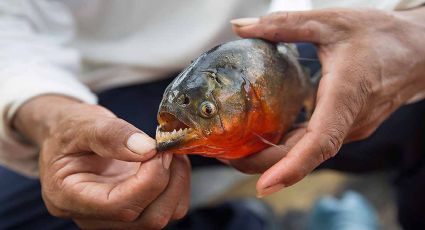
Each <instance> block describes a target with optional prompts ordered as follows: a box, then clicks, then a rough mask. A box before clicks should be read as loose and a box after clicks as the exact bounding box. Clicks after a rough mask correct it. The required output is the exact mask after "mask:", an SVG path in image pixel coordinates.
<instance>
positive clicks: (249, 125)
mask: <svg viewBox="0 0 425 230" xmlns="http://www.w3.org/2000/svg"><path fill="white" fill-rule="evenodd" d="M311 96H312V84H311V83H310V81H309V79H308V77H307V76H306V74H305V73H304V71H303V70H302V68H301V66H300V64H299V62H298V60H297V53H296V51H295V50H294V49H293V48H292V47H291V46H290V45H287V44H279V45H277V44H274V43H270V42H267V41H264V40H261V39H241V40H236V41H231V42H228V43H224V44H222V45H219V46H217V47H215V48H213V49H211V50H209V51H207V52H205V53H203V54H202V55H201V56H199V57H198V58H197V59H196V60H194V61H193V62H192V64H191V65H190V66H188V67H187V68H186V69H185V70H184V71H183V72H181V73H180V74H179V75H178V76H177V77H176V78H175V79H174V81H173V82H172V83H170V85H169V86H168V87H167V89H166V90H165V92H164V96H163V99H162V101H161V104H160V107H159V111H158V116H157V118H158V122H159V126H158V128H157V133H156V140H157V148H158V150H159V151H162V152H167V151H168V152H173V153H176V154H200V155H204V156H209V157H216V158H222V159H236V158H241V157H244V156H248V155H250V154H252V153H255V152H258V151H260V150H262V149H264V148H266V147H268V146H269V144H267V143H266V142H271V143H275V144H276V143H278V142H279V141H280V140H281V138H282V136H283V135H284V133H285V132H286V131H287V130H288V129H289V128H290V127H291V126H292V124H293V123H294V121H295V118H296V117H297V115H298V114H299V112H300V110H301V109H302V108H303V105H304V103H305V102H306V101H308V100H310V99H311ZM262 139H263V140H262ZM264 139H265V140H267V141H264Z"/></svg>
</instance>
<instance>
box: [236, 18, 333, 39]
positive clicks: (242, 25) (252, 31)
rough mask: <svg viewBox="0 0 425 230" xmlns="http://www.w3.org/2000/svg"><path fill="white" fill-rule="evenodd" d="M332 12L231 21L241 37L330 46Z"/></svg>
mask: <svg viewBox="0 0 425 230" xmlns="http://www.w3.org/2000/svg"><path fill="white" fill-rule="evenodd" d="M332 13H333V12H332V11H300V12H275V13H271V14H268V15H266V16H263V17H261V18H239V19H234V20H231V21H230V23H231V24H232V26H233V31H234V32H235V33H236V34H238V35H239V36H241V37H245V38H246V37H255V38H264V39H266V40H270V41H275V42H312V43H321V44H323V43H328V42H329V41H326V40H324V39H325V38H326V39H329V38H334V37H335V33H333V36H329V34H330V33H332V31H333V30H332V28H331V26H330V25H331V23H330V22H328V19H327V18H329V17H330V16H332V15H330V16H329V14H332Z"/></svg>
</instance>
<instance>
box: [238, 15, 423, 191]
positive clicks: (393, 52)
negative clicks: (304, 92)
mask: <svg viewBox="0 0 425 230" xmlns="http://www.w3.org/2000/svg"><path fill="white" fill-rule="evenodd" d="M424 11H425V9H424V7H422V8H420V9H418V10H410V11H404V12H383V11H379V10H372V9H338V8H336V9H324V10H316V11H309V12H285V13H281V15H280V16H281V17H282V18H285V19H286V20H285V21H282V20H280V19H281V18H279V13H275V14H273V15H271V16H265V17H263V18H262V20H260V22H259V23H257V24H255V23H254V24H251V25H249V26H246V27H244V26H242V27H241V26H239V27H233V29H234V30H235V32H236V33H238V34H239V35H242V36H243V37H250V36H251V35H253V34H256V33H257V31H258V30H261V29H262V27H267V28H269V33H270V34H275V36H274V37H273V39H274V40H275V41H276V42H285V41H307V42H313V43H315V44H316V46H317V50H318V56H319V59H320V61H321V63H322V67H323V78H322V79H321V81H320V84H319V90H318V93H317V94H318V95H317V106H316V110H315V112H314V113H313V116H312V119H311V120H310V122H309V123H310V124H309V126H308V128H307V133H306V134H305V135H304V136H303V137H300V138H299V139H298V140H299V142H297V144H295V146H294V147H293V148H292V149H291V150H290V151H289V153H288V154H287V157H283V156H284V155H286V154H281V155H282V159H281V160H280V161H275V163H276V164H275V165H274V166H272V167H271V168H269V169H268V170H267V171H266V172H265V173H264V174H263V175H262V176H261V177H260V179H259V181H258V183H257V190H258V193H259V194H261V193H262V192H263V191H266V188H269V187H270V186H273V185H274V184H285V185H288V182H289V181H290V182H296V181H297V180H298V178H296V176H295V177H294V175H293V174H292V173H291V170H299V168H298V167H301V166H305V165H310V166H311V168H310V169H309V170H312V169H313V168H314V167H315V166H316V165H318V164H319V163H321V161H320V160H319V161H318V162H316V163H317V164H313V163H311V162H315V161H316V159H320V158H321V160H325V159H328V158H329V157H331V156H333V155H334V154H336V153H337V151H338V149H339V147H340V146H341V145H342V142H344V143H346V142H348V141H355V140H359V139H363V138H366V137H367V136H369V135H371V134H372V133H373V132H374V130H376V128H377V127H378V126H379V124H380V123H381V122H383V121H384V120H385V119H386V118H387V117H388V116H389V115H390V114H391V113H392V112H393V111H394V110H396V109H397V108H398V107H399V106H400V105H402V104H403V103H405V102H406V100H408V99H409V98H412V97H414V95H418V92H423V91H424V90H425V87H424V86H425V84H424V82H425V80H424V79H425V78H423V77H421V76H423V72H424V71H425V48H424V46H421V45H420V44H421V43H422V40H423V37H424V36H425V25H424V24H423V23H421V24H419V23H418V22H419V21H422V22H423V15H424V14H423V13H424ZM421 18H422V19H421ZM291 20H293V21H291ZM312 22H315V23H317V24H318V25H313V26H311V25H308V24H309V23H310V24H311V23H312ZM274 25H276V26H274ZM306 27H307V28H309V29H311V30H313V31H314V32H313V34H319V35H320V39H318V40H315V39H317V38H315V37H314V36H311V35H309V34H305V32H304V30H305V29H306ZM239 32H240V33H239ZM265 38H266V39H267V38H268V37H265ZM325 39H327V40H325ZM412 57H414V58H412ZM412 59H414V60H412ZM294 131H295V132H296V131H297V130H296V129H295V130H294ZM285 144H286V143H284V145H285ZM317 144H320V146H317ZM314 145H316V147H314ZM272 151H273V153H274V154H276V155H279V154H280V153H278V152H277V151H274V150H273V149H269V150H265V151H262V152H260V153H258V154H257V155H260V156H262V157H263V158H266V159H269V157H268V156H267V155H266V153H268V152H272ZM328 152H330V153H331V154H330V155H328V154H327V153H328ZM294 154H295V155H297V156H299V157H300V158H294V157H290V156H292V155H294ZM303 161H304V162H303ZM308 162H309V164H307V163H308ZM245 164H248V163H247V162H245ZM259 164H264V165H270V162H269V161H267V160H261V157H258V158H256V165H259ZM292 164H293V165H292ZM239 167H241V166H239ZM263 195H267V193H264V194H263Z"/></svg>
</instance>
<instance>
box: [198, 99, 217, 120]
mask: <svg viewBox="0 0 425 230" xmlns="http://www.w3.org/2000/svg"><path fill="white" fill-rule="evenodd" d="M200 112H201V116H202V117H204V118H211V117H212V116H214V115H215V114H216V113H217V107H216V106H215V105H214V104H213V103H211V102H209V101H204V102H202V104H201V106H200Z"/></svg>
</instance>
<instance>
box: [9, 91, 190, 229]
mask: <svg viewBox="0 0 425 230" xmlns="http://www.w3.org/2000/svg"><path fill="white" fill-rule="evenodd" d="M46 100H47V102H46ZM58 100H59V101H58ZM40 101H41V102H40ZM52 101H53V102H54V103H52V104H50V105H51V107H50V108H51V109H53V110H55V109H54V108H56V107H57V106H56V107H55V106H52V105H53V104H55V105H60V106H62V105H64V104H65V105H66V106H62V107H61V108H60V113H59V115H57V116H55V117H54V118H52V117H49V118H51V119H50V121H49V123H50V124H49V125H48V126H49V128H48V131H47V132H46V131H45V132H40V133H42V135H41V136H42V137H39V136H40V135H38V136H36V137H34V138H32V139H33V140H35V141H36V142H39V145H40V147H41V153H40V159H39V165H40V180H41V185H42V195H43V199H44V202H45V204H46V206H47V208H48V210H49V212H50V213H51V214H53V215H55V216H58V217H68V218H72V219H74V221H75V222H76V223H77V224H78V225H79V226H80V227H81V228H83V229H161V228H163V227H164V226H165V225H166V224H167V223H168V222H169V221H170V220H173V219H179V218H181V217H183V216H184V215H185V213H186V212H187V209H188V203H189V187H190V185H189V183H190V182H189V181H190V174H189V173H190V164H189V161H188V159H187V157H185V156H175V157H174V159H173V158H172V155H163V154H157V155H155V153H156V151H155V141H154V140H153V139H151V138H150V137H149V136H147V135H146V134H144V133H143V132H141V131H140V130H138V129H137V128H136V127H134V126H132V125H130V124H129V123H127V122H125V121H124V120H121V119H118V118H116V116H115V115H114V114H112V113H111V112H110V111H108V110H106V109H104V108H102V107H100V106H95V105H86V104H82V103H76V102H73V101H72V102H70V100H69V99H65V98H62V99H58V98H53V99H51V98H48V97H47V98H38V99H34V102H31V103H29V104H28V105H25V106H24V107H23V108H22V109H21V111H20V112H19V114H18V119H19V120H22V119H23V118H19V117H21V115H22V116H24V114H31V113H30V112H29V111H35V110H33V108H38V109H43V108H42V107H43V106H44V105H45V104H49V103H51V102H52ZM40 107H41V108H40ZM50 112H51V111H50ZM47 120H48V119H47ZM17 123H18V124H17V125H16V126H17V127H18V128H19V127H21V129H22V130H24V131H25V130H26V129H27V127H25V126H24V124H23V123H25V121H24V122H17ZM24 133H25V132H24ZM28 133H30V132H28ZM29 136H31V135H29ZM141 162H144V163H141Z"/></svg>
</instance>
